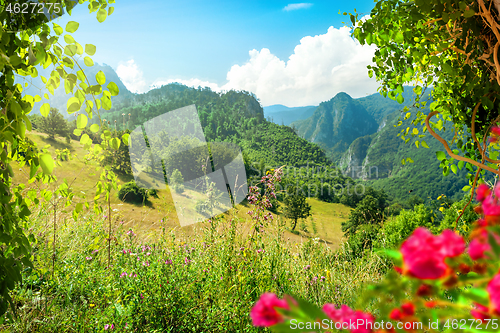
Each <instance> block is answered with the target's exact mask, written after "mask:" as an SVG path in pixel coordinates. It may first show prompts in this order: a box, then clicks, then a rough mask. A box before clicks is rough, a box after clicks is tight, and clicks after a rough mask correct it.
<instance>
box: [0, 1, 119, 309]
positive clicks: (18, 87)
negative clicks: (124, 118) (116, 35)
mask: <svg viewBox="0 0 500 333" xmlns="http://www.w3.org/2000/svg"><path fill="white" fill-rule="evenodd" d="M109 2H111V3H113V2H114V1H113V0H109ZM56 3H57V5H58V6H59V10H61V11H62V10H66V11H68V12H71V9H72V7H73V6H74V4H75V2H61V1H56ZM5 5H6V2H2V4H1V5H0V6H1V8H2V10H1V11H0V59H2V60H1V61H0V71H1V75H0V76H1V79H0V128H1V130H0V143H1V144H0V147H1V150H2V154H0V169H1V172H0V197H1V199H0V201H1V205H0V216H2V221H1V226H0V239H1V243H2V246H1V250H0V315H3V314H4V313H5V311H6V309H7V302H10V297H9V294H8V291H9V290H12V289H13V288H14V286H15V284H16V283H18V282H21V280H22V275H21V272H22V271H23V270H24V269H29V268H30V267H32V263H31V260H30V258H31V256H32V254H31V246H30V242H35V239H34V236H33V235H31V234H30V235H29V236H26V235H25V233H24V232H23V230H22V226H24V224H25V223H26V221H27V220H28V217H29V215H30V214H31V211H30V209H29V208H28V205H30V204H32V203H35V204H38V203H39V201H40V200H39V199H38V198H37V197H36V193H35V192H34V189H31V190H29V191H27V192H24V191H23V190H24V188H25V186H24V185H18V186H14V185H13V184H12V177H13V172H12V164H13V163H14V162H16V161H18V162H20V165H25V164H26V163H28V164H29V165H30V176H29V180H30V183H31V182H32V181H34V180H35V179H38V180H39V181H43V182H44V183H49V182H53V181H55V178H54V177H52V176H51V173H52V172H53V169H54V167H55V163H54V160H53V158H52V157H51V156H50V154H49V153H48V151H47V149H40V150H37V151H35V150H33V151H31V150H29V151H27V153H26V154H24V156H22V157H20V155H19V154H16V147H17V146H18V144H19V143H20V142H21V141H23V140H24V138H25V133H26V130H28V131H30V130H31V129H32V127H31V122H30V121H29V119H28V117H27V115H28V114H29V113H30V111H31V110H32V108H33V105H34V103H35V102H40V101H41V100H42V98H41V96H39V95H35V96H31V95H28V94H25V93H24V94H23V85H22V84H21V83H16V82H15V81H16V80H15V79H16V78H17V79H18V80H20V81H22V80H24V79H23V78H24V77H36V76H38V71H37V69H36V67H35V66H38V65H41V66H43V67H44V68H48V67H49V66H53V68H54V70H52V72H51V73H50V77H49V78H44V84H45V85H46V88H47V89H48V90H49V92H50V93H51V94H53V92H54V89H55V88H57V87H58V86H59V85H60V84H61V82H62V83H63V84H64V87H65V90H66V93H72V94H74V97H72V98H70V103H68V112H71V113H74V112H75V111H77V110H80V108H82V106H83V108H84V109H85V110H86V112H87V114H90V113H92V109H93V107H94V106H96V109H99V108H100V107H101V106H102V107H103V108H105V109H106V108H108V107H110V106H111V100H110V96H111V94H113V95H115V94H117V93H118V90H117V89H115V86H116V85H114V86H113V83H112V82H110V83H109V84H108V86H107V87H108V89H109V91H108V90H103V89H102V85H103V84H104V83H105V77H104V75H100V76H99V78H98V80H97V81H98V84H97V85H94V86H89V85H88V84H87V83H86V82H88V80H87V78H86V76H85V74H84V73H83V71H81V70H80V71H78V73H77V74H78V75H75V74H73V73H68V71H67V69H73V68H74V67H75V65H76V66H77V67H79V65H78V63H77V62H76V57H77V56H82V55H83V53H84V52H85V53H86V54H88V55H90V56H91V55H93V54H94V53H95V46H93V45H91V44H87V45H85V51H84V48H83V47H82V46H81V45H80V44H78V43H77V42H76V41H74V38H73V37H72V36H71V34H72V33H74V32H75V31H76V30H77V29H78V26H79V24H78V23H77V22H74V21H69V22H68V23H67V24H66V27H65V29H63V28H62V27H61V26H59V25H57V24H55V23H52V28H51V27H50V26H49V24H48V18H47V16H45V15H44V14H38V13H34V14H33V15H31V16H29V17H26V16H24V15H22V14H15V15H14V14H11V13H10V12H9V11H7V10H6V9H5ZM107 6H108V2H107V1H106V0H99V1H93V2H91V3H90V4H89V11H90V12H91V13H92V12H96V11H97V19H98V20H99V21H100V22H102V21H104V19H105V18H106V16H107V15H108V14H111V13H112V11H113V9H114V8H113V7H109V8H108V10H105V9H104V8H106V7H107ZM54 7H55V6H52V7H51V13H52V14H54V13H55V12H54ZM28 15H29V14H28ZM64 31H66V33H67V34H65V36H64V39H65V41H66V44H67V45H66V46H62V45H61V44H60V43H59V38H60V35H61V34H62V33H63V32H64ZM85 61H91V59H90V58H89V57H85ZM16 75H17V77H16ZM25 81H26V80H25ZM26 83H27V82H26ZM78 83H79V84H78ZM100 94H102V96H100V97H99V95H100ZM87 95H90V96H92V99H93V102H91V101H88V100H86V96H87ZM47 96H48V95H45V96H44V97H45V98H47ZM40 110H41V114H42V116H44V117H47V116H48V115H49V113H50V105H49V103H44V104H43V105H42V106H41V108H40ZM86 122H87V116H85V115H83V114H81V115H80V116H79V119H78V124H79V128H80V127H81V128H83V127H85V124H86ZM86 139H87V138H86V137H82V139H81V143H82V144H84V145H86V148H89V147H90V144H89V145H87V144H88V142H87V140H86ZM58 163H60V162H58ZM39 168H40V169H41V170H39ZM66 185H67V184H66ZM107 185H109V186H107ZM107 185H106V186H100V187H99V190H98V191H97V194H96V195H97V197H99V193H101V191H102V190H103V189H110V188H111V185H110V184H107ZM61 186H62V185H61ZM53 194H54V193H53V192H52V191H48V192H46V198H50V197H51V196H52V195H53ZM62 194H66V195H70V193H69V192H68V191H67V190H64V191H62ZM47 200H49V199H47ZM80 209H81V208H80V206H79V207H78V209H75V210H74V216H77V215H78V213H79V210H80ZM11 305H12V303H11Z"/></svg>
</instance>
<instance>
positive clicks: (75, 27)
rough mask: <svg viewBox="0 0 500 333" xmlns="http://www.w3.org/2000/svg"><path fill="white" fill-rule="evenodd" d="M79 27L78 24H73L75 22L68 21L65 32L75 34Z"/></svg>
mask: <svg viewBox="0 0 500 333" xmlns="http://www.w3.org/2000/svg"><path fill="white" fill-rule="evenodd" d="M79 26H80V23H78V22H75V21H69V22H68V23H67V24H66V31H67V32H75V31H76V30H78V27H79Z"/></svg>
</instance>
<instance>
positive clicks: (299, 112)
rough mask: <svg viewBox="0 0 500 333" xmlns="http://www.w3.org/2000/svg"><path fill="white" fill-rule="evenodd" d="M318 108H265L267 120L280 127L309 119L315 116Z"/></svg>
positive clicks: (274, 106) (277, 105) (276, 106)
mask: <svg viewBox="0 0 500 333" xmlns="http://www.w3.org/2000/svg"><path fill="white" fill-rule="evenodd" d="M314 110H316V106H299V107H293V108H289V107H287V106H284V105H281V104H275V105H270V106H265V107H264V116H265V117H266V119H268V120H270V121H272V122H273V123H275V124H278V125H290V124H291V123H292V122H294V121H297V120H301V119H307V118H309V117H310V116H312V115H313V113H314Z"/></svg>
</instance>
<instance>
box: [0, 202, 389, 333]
mask: <svg viewBox="0 0 500 333" xmlns="http://www.w3.org/2000/svg"><path fill="white" fill-rule="evenodd" d="M50 216H51V215H50V212H44V211H40V212H38V214H37V215H33V219H32V220H31V225H30V226H29V227H30V228H33V230H34V233H35V234H36V235H37V236H38V237H37V239H38V241H37V244H35V245H34V262H35V269H34V270H26V271H25V276H24V282H23V284H22V285H20V286H18V287H17V288H16V289H15V291H14V293H13V295H12V296H13V301H14V304H15V307H16V311H15V313H11V314H12V319H7V320H6V321H5V322H4V323H3V324H2V326H0V328H1V329H2V330H4V331H9V332H104V331H106V332H107V331H109V330H114V331H116V332H257V331H265V330H264V329H259V328H255V327H253V326H252V325H251V320H250V318H249V312H250V309H251V307H252V306H253V304H254V303H255V301H256V300H257V299H258V298H259V296H260V295H261V294H262V293H264V292H274V293H276V294H278V296H282V295H283V294H292V295H295V296H297V297H302V298H304V299H307V300H309V301H312V302H314V303H316V304H318V305H322V304H324V303H335V304H347V305H350V306H353V305H354V303H355V302H356V299H357V298H358V295H359V294H360V293H361V291H362V289H363V288H364V286H366V283H367V282H370V281H376V280H378V279H379V278H380V273H379V272H381V271H383V263H382V261H381V260H380V259H379V258H378V257H377V256H376V255H370V256H368V257H365V258H364V259H356V260H350V261H348V260H346V259H345V258H347V256H346V255H344V251H343V250H342V249H341V250H338V251H332V250H331V249H330V248H329V247H328V246H326V244H322V243H321V242H318V241H315V240H313V239H311V240H308V241H306V242H305V243H302V244H293V243H290V242H289V241H288V240H287V239H285V238H284V236H283V235H284V229H283V228H284V226H283V224H282V223H280V220H279V219H276V220H275V222H273V223H272V224H269V225H267V227H266V228H265V231H264V232H263V233H262V235H261V236H260V237H259V238H258V239H257V240H253V241H252V240H251V237H250V232H248V230H249V229H250V224H249V222H247V221H244V220H242V219H237V218H236V217H234V216H233V217H232V218H216V219H214V220H213V221H212V223H209V224H205V225H197V226H195V228H196V229H195V232H194V233H191V235H190V236H188V235H187V234H185V233H184V232H183V231H182V229H180V228H177V229H169V230H167V229H165V228H164V227H163V228H160V229H159V230H157V231H154V232H152V233H151V234H149V235H135V232H134V230H137V228H132V229H131V230H132V231H131V230H130V228H126V227H125V225H124V224H122V223H120V222H118V221H116V222H115V224H114V229H113V237H112V242H111V265H109V266H108V258H107V251H106V250H107V245H108V244H107V243H108V242H107V238H108V230H107V226H106V224H107V222H108V221H109V220H107V219H106V218H105V216H96V215H94V214H87V215H85V216H81V217H80V218H79V220H78V221H77V222H73V221H72V220H71V221H66V222H63V223H59V224H58V225H59V229H58V230H57V240H56V242H57V253H56V262H55V272H54V276H53V277H52V274H51V271H52V267H51V265H52V242H53V240H52V235H51V233H50V229H48V230H47V222H48V219H49V218H50ZM136 227H137V226H136ZM106 325H107V326H106ZM111 325H112V326H111ZM106 328H107V330H105V329H106Z"/></svg>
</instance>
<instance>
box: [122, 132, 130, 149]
mask: <svg viewBox="0 0 500 333" xmlns="http://www.w3.org/2000/svg"><path fill="white" fill-rule="evenodd" d="M129 140H130V134H128V133H125V134H123V135H122V141H123V144H124V145H126V146H128V145H129Z"/></svg>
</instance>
